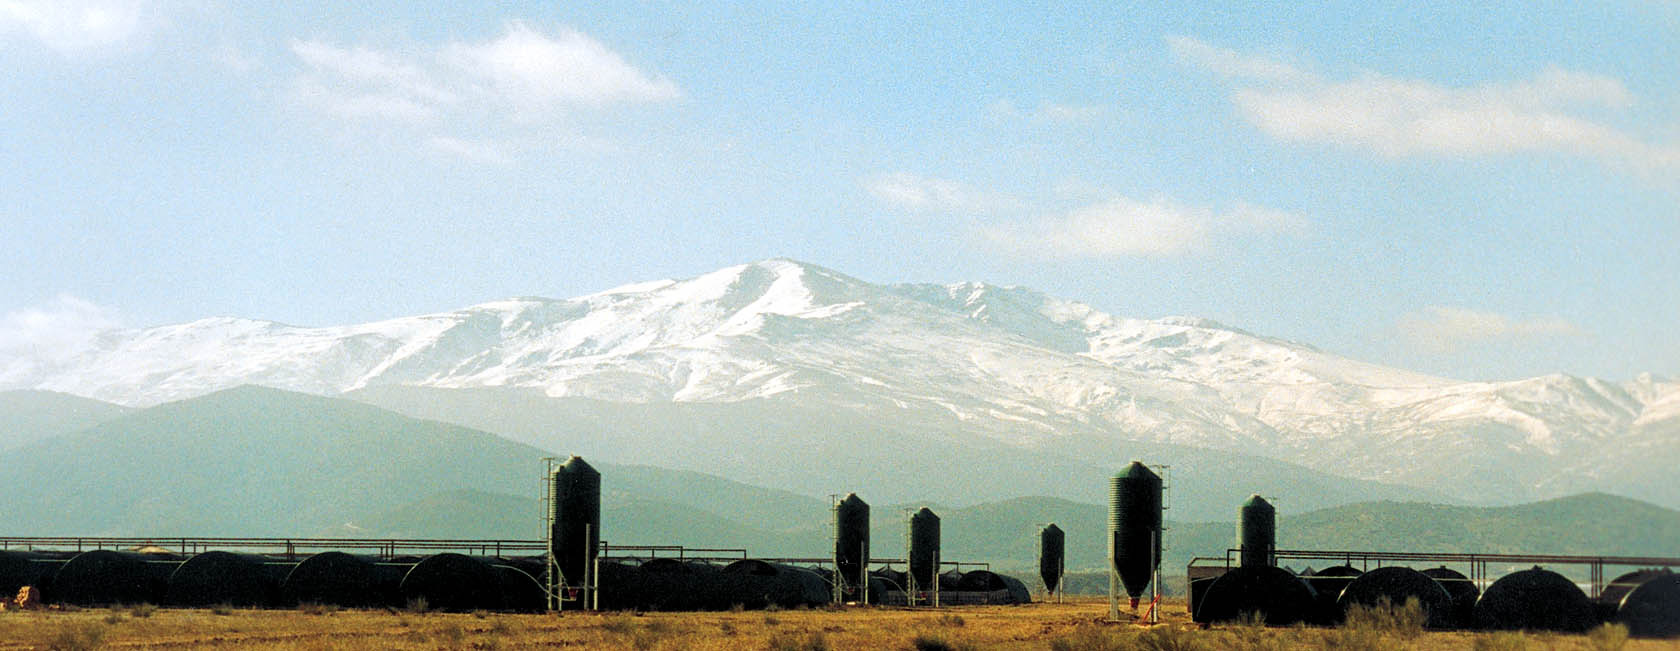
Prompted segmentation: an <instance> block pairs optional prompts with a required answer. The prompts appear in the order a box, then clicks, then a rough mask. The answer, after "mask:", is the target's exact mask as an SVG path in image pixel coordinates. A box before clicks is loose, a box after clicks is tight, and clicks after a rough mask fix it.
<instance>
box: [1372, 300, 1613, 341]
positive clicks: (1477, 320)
mask: <svg viewBox="0 0 1680 651" xmlns="http://www.w3.org/2000/svg"><path fill="white" fill-rule="evenodd" d="M1397 327H1398V329H1399V331H1400V334H1401V336H1403V337H1404V338H1405V339H1406V341H1407V342H1409V343H1410V344H1411V345H1412V346H1413V347H1415V348H1418V349H1422V350H1426V351H1430V352H1436V353H1449V352H1454V351H1457V350H1460V349H1462V348H1464V347H1465V346H1469V345H1474V344H1480V343H1489V342H1499V341H1524V340H1532V339H1538V338H1546V337H1572V336H1580V335H1582V334H1585V333H1584V332H1583V331H1582V330H1581V328H1580V327H1578V326H1576V325H1575V324H1573V323H1570V322H1569V321H1566V320H1564V319H1561V318H1556V317H1546V318H1534V319H1517V318H1512V317H1509V316H1506V315H1504V314H1499V313H1497V312H1488V311H1483V310H1472V309H1468V308H1462V307H1452V306H1444V305H1431V306H1428V307H1425V308H1423V309H1422V310H1421V311H1418V312H1414V313H1412V314H1407V315H1405V316H1404V317H1401V318H1400V321H1399V323H1398V324H1397Z"/></svg>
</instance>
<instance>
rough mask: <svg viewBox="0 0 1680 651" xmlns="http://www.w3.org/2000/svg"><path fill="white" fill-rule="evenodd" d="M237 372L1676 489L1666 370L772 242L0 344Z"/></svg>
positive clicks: (4, 373) (1675, 426) (1458, 494)
mask: <svg viewBox="0 0 1680 651" xmlns="http://www.w3.org/2000/svg"><path fill="white" fill-rule="evenodd" d="M238 384H261V385H266V386H274V387H277V388H283V389H287V390H294V391H302V392H307V393H314V394H318V395H339V394H342V393H345V392H349V391H363V390H369V389H376V388H381V387H433V388H449V389H467V388H528V389H538V390H540V391H542V392H543V393H545V394H546V395H548V396H550V397H557V398H565V397H584V398H591V399H598V400H605V401H610V402H617V403H623V404H626V405H653V404H679V403H743V404H762V402H763V401H766V400H770V399H783V400H786V399H790V397H791V398H793V399H797V400H799V401H802V402H805V403H808V404H812V405H819V406H822V407H824V408H827V409H833V410H845V411H848V412H851V413H854V414H859V415H868V414H872V413H876V414H878V413H892V412H893V410H894V409H895V408H897V407H909V408H912V409H915V410H923V411H929V412H932V411H942V412H948V413H949V414H950V415H951V417H952V418H954V419H955V420H956V421H957V422H959V423H960V424H961V427H960V428H959V429H960V431H951V430H937V431H930V432H929V433H928V435H929V437H930V438H931V439H939V440H949V441H950V442H951V443H952V444H954V445H970V446H991V445H1001V446H1003V448H1002V449H1007V450H1017V451H1021V452H1022V453H1023V454H1029V455H1030V454H1034V451H1035V450H1040V449H1047V448H1053V447H1066V446H1069V445H1072V446H1074V447H1078V448H1090V447H1100V446H1102V445H1109V446H1134V445H1139V444H1141V445H1168V444H1170V445H1176V446H1187V447H1193V448H1201V449H1207V450H1218V451H1225V452H1231V453H1236V454H1241V455H1249V456H1257V457H1265V458H1270V459H1274V460H1280V461H1285V462H1290V463H1297V464H1300V465H1303V466H1305V467H1308V468H1313V469H1316V470H1319V471H1323V472H1327V473H1331V474H1337V475H1344V476H1347V477H1351V478H1355V479H1361V480H1373V481H1381V482H1388V483H1395V484H1405V485H1410V486H1417V487H1427V488H1431V489H1433V490H1438V491H1441V492H1443V493H1446V494H1449V495H1452V496H1454V497H1455V498H1457V499H1463V500H1469V501H1488V502H1511V501H1519V500H1523V499H1535V498H1542V497H1547V496H1553V495H1560V494H1567V493H1570V492H1579V491H1582V490H1595V489H1603V490H1616V491H1618V492H1625V493H1630V494H1633V495H1636V496H1639V497H1643V498H1648V499H1651V500H1654V501H1657V502H1659V503H1664V504H1680V486H1675V485H1674V482H1670V481H1665V480H1664V479H1663V478H1662V475H1661V472H1659V468H1663V467H1672V465H1673V464H1674V463H1676V462H1680V452H1676V451H1675V450H1680V383H1675V382H1672V381H1669V380H1666V379H1662V378H1657V377H1655V376H1641V377H1640V378H1636V379H1635V380H1632V381H1628V382H1622V383H1615V382H1608V381H1604V380H1596V379H1591V378H1577V377H1573V376H1566V375H1552V376H1541V377H1538V378H1527V379H1522V380H1516V381H1511V382H1460V381H1455V380H1450V379H1445V378H1437V377H1433V376H1428V375H1424V374H1419V373H1413V372H1410V371H1404V370H1401V369H1392V368H1387V367H1381V366H1378V365H1374V364H1368V363H1365V362H1358V361H1354V360H1349V359H1344V358H1341V357H1337V356H1335V355H1332V354H1329V353H1325V352H1322V351H1320V350H1318V349H1316V348H1313V347H1311V346H1307V345H1304V344H1298V343H1294V342H1287V341H1284V340H1281V339H1275V338H1267V337H1263V336H1257V335H1253V334H1250V333H1247V332H1245V331H1243V330H1240V329H1237V328H1230V327H1228V326H1224V325H1222V324H1217V323H1214V322H1211V321H1207V320H1202V319H1195V318H1191V317H1169V318H1165V319H1155V320H1144V319H1131V318H1123V317H1117V316H1113V315H1109V314H1105V313H1102V312H1100V311H1098V310H1095V309H1094V308H1091V307H1090V306H1089V305H1086V304H1083V303H1079V302H1077V301H1071V300H1066V299H1060V298H1055V297H1051V296H1048V295H1045V294H1043V293H1040V292H1037V291H1034V290H1030V289H1026V288H1021V287H1014V286H998V285H989V284H985V283H956V284H952V285H930V284H900V285H875V284H870V283H866V282H864V281H861V280H858V279H855V278H852V277H849V276H846V275H844V274H841V273H839V272H836V271H833V270H830V269H826V268H823V267H820V266H817V265H811V264H806V263H802V262H797V261H793V260H787V259H771V260H766V261H762V262H758V263H752V264H745V265H737V266H733V267H728V268H725V269H720V270H717V271H713V272H711V273H707V274H703V275H701V276H697V277H695V278H690V279H685V280H660V281H652V282H643V283H635V284H631V285H625V286H623V287H619V288H614V289H609V290H606V291H603V292H598V293H595V294H589V295H585V296H581V297H577V298H573V299H534V298H522V299H507V300H503V301H493V302H488V303H483V304H480V305H476V306H472V307H468V308H463V309H461V310H456V311H453V312H447V313H440V314H430V315H421V316H416V317H404V318H398V319H388V320H384V321H377V322H373V323H367V324H360V325H353V326H340V327H331V328H300V327H296V326H286V325H283V324H277V323H271V322H259V321H251V320H240V319H228V318H218V319H209V320H201V321H197V322H192V323H188V324H180V325H173V326H161V327H158V328H148V329H143V330H134V331H119V332H108V333H105V334H103V335H101V336H100V337H98V338H96V339H95V340H93V341H91V342H89V343H88V344H87V345H85V346H84V347H83V348H81V349H78V350H74V351H68V352H66V353H65V354H63V355H57V356H55V358H54V359H53V360H34V359H23V360H10V361H6V360H0V389H12V388H18V389H22V388H29V389H48V390H54V391H62V392H66V393H71V394H75V395H81V396H86V397H92V398H97V399H103V400H110V401H114V402H118V403H122V404H129V405H144V404H156V403H158V402H163V401H167V400H172V399H178V398H182V397H192V396H195V395H202V394H204V393H206V392H208V391H211V390H215V389H219V388H226V387H228V386H234V385H238ZM1071 439H1078V440H1077V441H1071V442H1070V440H1071ZM1630 448H1631V449H1633V450H1635V451H1631V452H1630V451H1629V449H1630ZM1443 456H1446V457H1448V458H1451V459H1452V461H1453V462H1452V463H1442V458H1443Z"/></svg>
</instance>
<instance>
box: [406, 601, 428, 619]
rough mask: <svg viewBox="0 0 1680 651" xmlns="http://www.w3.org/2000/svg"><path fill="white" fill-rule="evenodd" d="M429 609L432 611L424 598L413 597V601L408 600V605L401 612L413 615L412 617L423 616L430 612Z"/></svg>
mask: <svg viewBox="0 0 1680 651" xmlns="http://www.w3.org/2000/svg"><path fill="white" fill-rule="evenodd" d="M431 609H432V607H431V605H430V604H427V603H426V598H425V597H415V598H413V599H409V600H408V605H407V606H405V607H404V608H403V610H404V611H405V612H408V613H411V614H414V615H424V614H426V613H427V612H429V611H431Z"/></svg>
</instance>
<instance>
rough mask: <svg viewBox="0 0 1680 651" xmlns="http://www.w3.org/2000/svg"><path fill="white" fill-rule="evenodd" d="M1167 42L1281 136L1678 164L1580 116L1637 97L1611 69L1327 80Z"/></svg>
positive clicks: (1672, 151)
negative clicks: (1453, 81)
mask: <svg viewBox="0 0 1680 651" xmlns="http://www.w3.org/2000/svg"><path fill="white" fill-rule="evenodd" d="M1168 47H1169V49H1171V51H1172V52H1173V54H1174V55H1175V56H1177V57H1178V58H1179V59H1180V60H1182V61H1185V62H1188V63H1190V64H1193V65H1195V66H1198V67H1201V68H1203V69H1206V70H1208V71H1211V72H1213V73H1215V74H1218V75H1220V76H1221V77H1224V78H1226V79H1227V80H1228V81H1229V82H1230V83H1231V84H1232V85H1233V90H1232V94H1231V99H1232V102H1233V103H1235V104H1236V106H1237V107H1238V109H1239V110H1240V111H1241V113H1242V115H1243V117H1244V118H1245V119H1247V120H1248V121H1249V122H1251V123H1253V124H1254V125H1255V126H1258V127H1259V128H1260V129H1261V130H1263V131H1265V132H1266V133H1269V134H1271V135H1272V136H1273V137H1276V138H1279V139H1281V140H1287V141H1293V142H1322V143H1332V144H1337V145H1342V146H1347V147H1355V148H1363V149H1369V150H1372V151H1375V152H1377V153H1379V154H1381V155H1384V156H1390V157H1405V156H1423V155H1452V156H1480V155H1489V154H1502V153H1512V152H1525V151H1562V152H1568V153H1572V154H1575V155H1581V156H1589V157H1594V158H1599V159H1602V160H1607V161H1611V162H1617V163H1626V164H1631V165H1633V166H1634V167H1635V168H1637V169H1639V170H1642V171H1645V172H1660V171H1664V170H1680V148H1675V147H1672V146H1664V145H1657V144H1652V143H1648V142H1644V141H1641V140H1639V139H1637V138H1635V137H1633V136H1631V135H1628V134H1627V133H1625V132H1623V131H1621V130H1619V129H1617V128H1615V127H1612V126H1609V125H1607V124H1603V123H1601V122H1599V121H1596V120H1594V119H1590V118H1588V117H1584V116H1582V115H1581V114H1580V110H1579V109H1583V108H1596V109H1601V110H1603V109H1609V110H1612V111H1613V110H1616V109H1622V108H1626V107H1628V106H1630V105H1631V104H1632V103H1633V101H1634V98H1633V95H1632V93H1630V92H1628V90H1627V88H1626V87H1625V86H1623V85H1622V83H1621V82H1620V81H1618V80H1615V79H1611V78H1609V77H1603V76H1598V75H1593V74H1588V73H1583V72H1576V71H1569V70H1563V69H1560V68H1548V69H1546V70H1543V71H1541V72H1540V73H1538V74H1536V75H1535V76H1534V77H1532V78H1530V79H1526V80H1522V81H1518V82H1514V83H1485V84H1480V85H1476V86H1468V87H1449V86H1443V85H1440V84H1436V83H1432V82H1428V81H1421V80H1414V79H1402V78H1396V77H1390V76H1386V75H1381V74H1376V73H1365V74H1361V75H1359V76H1357V77H1355V78H1353V79H1348V80H1333V79H1328V78H1325V77H1323V76H1321V75H1318V74H1315V73H1312V72H1309V71H1306V70H1303V69H1302V68H1300V67H1298V66H1295V65H1293V64H1290V63H1288V62H1284V61H1279V60H1277V59H1273V58H1270V57H1266V56H1263V55H1254V54H1244V53H1241V52H1237V51H1235V50H1229V49H1224V48H1218V47H1214V46H1212V45H1208V44H1207V43H1204V42H1202V41H1198V40H1196V39H1192V38H1188V37H1182V36H1179V37H1171V38H1169V39H1168Z"/></svg>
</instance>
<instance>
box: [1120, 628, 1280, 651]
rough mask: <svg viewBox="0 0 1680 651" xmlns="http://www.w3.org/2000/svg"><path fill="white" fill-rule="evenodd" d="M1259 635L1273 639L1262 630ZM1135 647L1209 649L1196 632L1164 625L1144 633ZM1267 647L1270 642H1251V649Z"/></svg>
mask: <svg viewBox="0 0 1680 651" xmlns="http://www.w3.org/2000/svg"><path fill="white" fill-rule="evenodd" d="M1259 633H1261V636H1260V637H1261V638H1263V639H1264V640H1267V641H1269V640H1270V639H1271V637H1270V636H1269V635H1266V634H1265V631H1263V630H1262V631H1259ZM1133 645H1134V646H1135V647H1136V648H1138V649H1143V650H1144V651H1200V650H1201V649H1206V648H1208V644H1207V643H1206V642H1205V641H1204V640H1202V638H1201V637H1200V636H1198V635H1197V634H1196V632H1195V631H1191V630H1186V629H1182V628H1177V627H1173V626H1168V625H1164V624H1163V625H1160V626H1154V627H1151V628H1150V629H1149V630H1147V631H1144V632H1143V634H1142V635H1139V636H1137V639H1136V640H1133ZM1266 646H1269V642H1268V643H1266V644H1262V643H1259V642H1258V641H1253V640H1251V641H1250V644H1249V647H1250V648H1265V647H1266Z"/></svg>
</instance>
